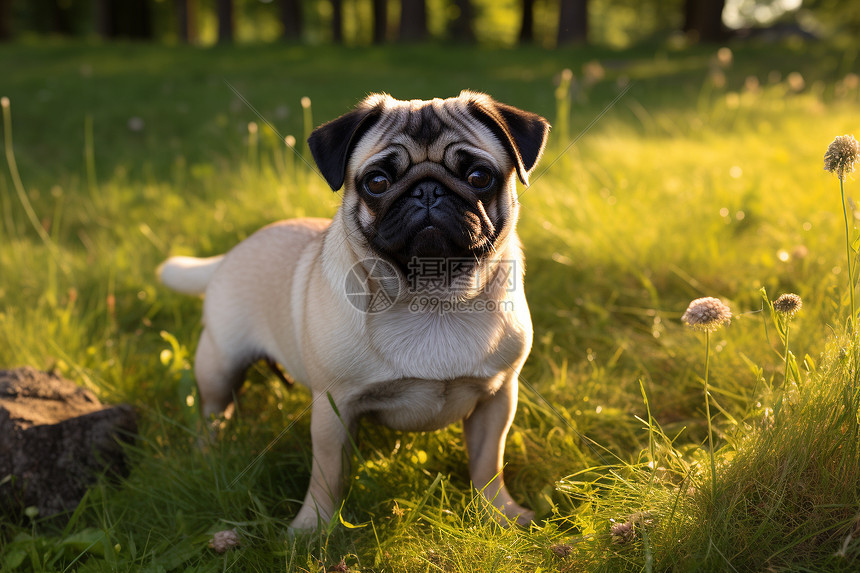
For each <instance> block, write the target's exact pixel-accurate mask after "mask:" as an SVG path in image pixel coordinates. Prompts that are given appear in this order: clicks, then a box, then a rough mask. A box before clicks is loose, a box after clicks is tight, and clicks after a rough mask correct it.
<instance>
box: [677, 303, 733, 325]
mask: <svg viewBox="0 0 860 573" xmlns="http://www.w3.org/2000/svg"><path fill="white" fill-rule="evenodd" d="M731 318H732V311H731V310H729V307H727V306H726V305H724V304H723V303H722V302H721V301H720V299H718V298H714V297H711V296H708V297H705V298H697V299H696V300H694V301H693V302H691V303H690V306H688V307H687V311H686V312H685V313H684V316H682V317H681V320H683V321H684V324H686V325H687V326H689V327H691V328H695V329H696V330H704V331H707V332H713V331H715V330H716V329H718V328H719V327H721V326H722V325H723V323H726V322H729V321H730V320H731Z"/></svg>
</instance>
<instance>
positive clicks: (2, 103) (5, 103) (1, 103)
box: [0, 96, 9, 108]
mask: <svg viewBox="0 0 860 573" xmlns="http://www.w3.org/2000/svg"><path fill="white" fill-rule="evenodd" d="M0 107H4V108H8V107H9V98H8V97H6V96H3V97H1V98H0Z"/></svg>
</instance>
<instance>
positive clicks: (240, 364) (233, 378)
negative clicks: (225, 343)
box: [194, 328, 248, 419]
mask: <svg viewBox="0 0 860 573" xmlns="http://www.w3.org/2000/svg"><path fill="white" fill-rule="evenodd" d="M247 367H248V362H247V360H246V359H245V358H244V357H240V356H231V355H230V354H228V353H227V352H224V351H223V350H222V349H220V348H219V347H218V346H217V345H216V344H215V341H214V340H213V339H212V336H211V335H210V333H209V331H208V329H206V328H204V329H203V333H202V334H201V335H200V342H199V343H198V344H197V354H196V355H195V357H194V375H195V376H196V378H197V390H198V392H199V394H200V410H201V412H202V413H203V417H204V418H207V419H208V418H209V417H210V416H211V415H213V414H216V415H217V414H220V413H221V412H223V411H224V410H226V409H227V407H228V406H229V405H230V404H231V403H232V402H233V397H234V395H235V393H236V391H237V390H238V389H239V388H240V387H241V385H242V381H243V378H244V374H245V370H246V369H247Z"/></svg>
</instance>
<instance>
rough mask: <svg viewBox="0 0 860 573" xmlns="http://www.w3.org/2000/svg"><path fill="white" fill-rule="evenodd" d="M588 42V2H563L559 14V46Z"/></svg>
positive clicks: (574, 0) (565, 0) (579, 0)
mask: <svg viewBox="0 0 860 573" xmlns="http://www.w3.org/2000/svg"><path fill="white" fill-rule="evenodd" d="M587 41H588V0H561V6H560V7H559V14H558V45H559V46H562V45H565V44H585V43H586V42H587Z"/></svg>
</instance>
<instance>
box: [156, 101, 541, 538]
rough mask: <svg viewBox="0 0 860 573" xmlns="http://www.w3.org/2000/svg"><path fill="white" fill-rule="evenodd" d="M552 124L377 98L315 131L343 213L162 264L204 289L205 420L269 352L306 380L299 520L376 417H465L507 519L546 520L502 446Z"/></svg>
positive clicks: (323, 499)
mask: <svg viewBox="0 0 860 573" xmlns="http://www.w3.org/2000/svg"><path fill="white" fill-rule="evenodd" d="M549 127H550V126H549V124H548V123H547V121H546V120H545V119H544V118H542V117H540V116H539V115H536V114H534V113H530V112H526V111H522V110H520V109H517V108H515V107H512V106H509V105H505V104H503V103H499V102H497V101H495V100H493V99H492V98H491V97H490V96H488V95H485V94H481V93H476V92H471V91H463V92H462V93H461V94H460V95H459V96H458V97H454V98H448V99H438V98H437V99H433V100H429V101H422V100H412V101H399V100H396V99H394V98H392V97H390V96H389V95H386V94H373V95H370V96H369V97H367V98H366V99H364V100H363V101H362V102H361V103H359V104H358V106H357V107H356V108H355V109H353V110H352V111H350V112H348V113H346V114H345V115H342V116H341V117H339V118H337V119H334V120H332V121H330V122H328V123H326V124H324V125H322V126H320V127H318V128H317V129H316V130H315V131H313V132H312V133H311V135H310V138H309V139H308V145H309V147H310V151H311V154H312V155H313V158H314V160H315V162H316V164H317V166H318V167H319V171H320V173H321V174H322V176H323V177H324V178H325V180H326V182H327V183H328V184H329V186H330V187H331V188H332V189H333V190H335V191H337V190H339V189H341V188H343V199H342V203H341V205H340V208H339V209H338V211H337V213H336V214H335V215H334V218H333V219H331V220H329V219H316V218H302V219H293V220H287V221H282V222H279V223H274V224H272V225H269V226H267V227H265V228H263V229H261V230H260V231H257V232H256V233H255V234H253V235H252V236H250V237H249V238H247V239H246V240H244V241H242V242H241V243H239V244H238V245H237V246H236V247H234V248H233V249H232V250H230V251H229V252H228V253H226V254H224V255H220V256H216V257H211V258H193V257H172V258H170V259H168V260H167V261H166V262H164V263H163V264H162V266H161V267H160V269H159V275H160V278H161V281H162V282H163V283H164V284H165V285H167V286H168V287H171V288H173V289H175V290H177V291H180V292H184V293H189V294H204V295H205V298H204V303H203V323H204V329H203V331H202V334H201V336H200V341H199V343H198V346H197V352H196V357H195V375H196V378H197V385H198V389H199V397H200V402H201V409H202V414H203V415H204V416H205V417H211V416H213V415H217V414H220V413H222V412H224V410H225V409H226V408H228V406H231V404H232V401H233V399H234V396H235V394H236V392H237V391H238V389H239V388H240V386H241V385H242V383H243V380H244V372H245V370H246V369H247V367H248V366H249V365H250V364H251V363H252V362H254V361H256V360H259V359H266V360H268V361H270V362H274V363H277V364H279V365H281V366H282V367H283V368H284V369H285V370H286V372H287V373H288V374H289V375H290V377H291V378H292V379H294V380H295V381H297V382H300V383H302V384H304V385H306V386H307V387H308V388H309V389H310V391H311V393H312V395H313V401H312V405H311V442H312V451H313V462H312V468H311V476H310V485H309V487H308V491H307V495H306V496H305V499H304V504H303V505H302V507H301V509H300V510H299V512H298V515H297V516H296V517H295V519H294V521H293V522H292V525H291V527H292V528H294V529H299V530H312V529H315V528H317V527H319V526H320V525H321V524H325V523H327V522H328V521H329V520H330V519H331V518H332V516H333V515H334V514H335V511H336V508H338V507H339V504H340V502H341V497H342V491H343V482H344V477H345V474H346V472H347V471H348V459H349V457H350V456H349V445H350V443H352V440H351V434H352V433H353V432H355V431H356V427H357V424H358V422H359V420H360V419H362V418H369V419H372V420H374V421H376V422H378V423H381V424H384V425H386V426H389V427H391V428H394V429H396V430H403V431H429V430H436V429H439V428H443V427H445V426H447V425H449V424H452V423H454V422H456V421H458V420H462V421H463V430H464V431H463V434H464V436H465V442H466V444H465V445H466V449H467V452H468V456H469V473H470V478H471V481H472V483H473V484H474V486H475V488H476V489H478V490H479V491H480V492H481V494H482V495H483V496H484V497H485V498H486V500H488V501H489V502H490V503H491V504H492V505H493V506H494V507H495V508H497V509H498V512H497V514H496V515H497V516H498V519H499V521H501V522H502V523H504V524H507V523H518V524H523V525H524V524H527V523H529V522H530V521H532V519H533V518H534V513H533V512H532V511H530V510H528V509H526V508H524V507H522V506H521V505H519V504H518V503H517V502H516V501H514V499H513V498H512V497H511V495H510V493H509V492H508V490H507V488H506V487H505V483H504V480H503V476H502V465H503V461H502V459H503V453H504V447H505V438H506V436H507V433H508V429H509V428H510V427H511V423H512V421H513V418H514V412H515V410H516V406H517V384H518V382H517V376H518V374H519V372H520V369H521V368H522V366H523V363H524V362H525V360H526V357H527V356H528V354H529V350H530V349H531V344H532V324H531V317H530V315H529V309H528V305H527V304H526V297H525V294H524V292H523V286H522V278H523V271H524V268H523V255H522V249H521V245H520V241H519V239H518V237H517V233H516V223H517V216H518V211H519V206H518V202H517V190H516V180H517V179H519V180H520V181H521V182H522V183H523V184H524V185H528V178H529V174H530V173H532V171H533V170H534V168H535V166H536V164H537V162H538V160H539V159H540V157H541V154H542V153H543V149H544V145H545V143H546V139H547V134H548V132H549Z"/></svg>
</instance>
